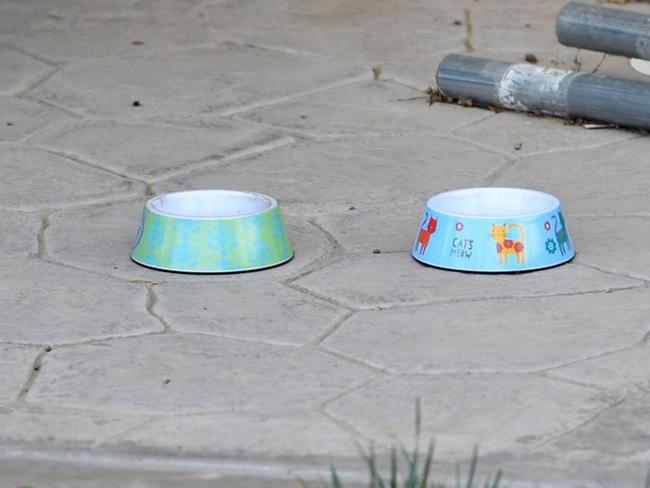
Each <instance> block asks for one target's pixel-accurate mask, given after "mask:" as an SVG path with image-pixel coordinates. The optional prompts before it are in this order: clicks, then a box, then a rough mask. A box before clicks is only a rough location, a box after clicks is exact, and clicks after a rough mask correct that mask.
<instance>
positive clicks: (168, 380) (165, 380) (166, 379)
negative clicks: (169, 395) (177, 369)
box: [163, 378, 172, 385]
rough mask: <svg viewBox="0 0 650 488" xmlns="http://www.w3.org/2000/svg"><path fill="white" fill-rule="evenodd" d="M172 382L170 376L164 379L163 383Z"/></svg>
mask: <svg viewBox="0 0 650 488" xmlns="http://www.w3.org/2000/svg"><path fill="white" fill-rule="evenodd" d="M171 382H172V380H170V379H169V378H165V379H164V380H163V383H164V384H166V385H168V384H170V383H171Z"/></svg>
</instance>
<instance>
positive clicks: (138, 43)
mask: <svg viewBox="0 0 650 488" xmlns="http://www.w3.org/2000/svg"><path fill="white" fill-rule="evenodd" d="M131 44H133V45H134V46H142V45H143V44H144V41H131Z"/></svg>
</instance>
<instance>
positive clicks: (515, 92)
mask: <svg viewBox="0 0 650 488" xmlns="http://www.w3.org/2000/svg"><path fill="white" fill-rule="evenodd" d="M436 81H437V83H438V87H439V88H440V91H441V92H442V93H443V94H444V95H446V96H448V97H452V98H466V99H470V100H472V101H473V102H474V103H475V104H477V105H483V106H488V105H493V106H497V107H504V108H507V109H511V110H518V111H525V112H536V113H545V114H550V115H556V116H559V117H570V118H582V119H587V120H597V121H602V122H608V123H612V124H616V125H620V126H625V127H636V128H643V129H650V83H648V82H643V81H635V80H626V79H622V78H612V77H607V76H601V75H594V74H591V73H584V72H575V71H563V70H558V69H552V68H543V67H540V66H534V65H532V64H511V63H507V62H504V61H497V60H494V59H485V58H477V57H473V56H466V55H463V54H449V55H448V56H446V57H445V58H444V59H443V60H442V62H441V63H440V65H439V66H438V71H437V73H436Z"/></svg>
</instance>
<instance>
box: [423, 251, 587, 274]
mask: <svg viewBox="0 0 650 488" xmlns="http://www.w3.org/2000/svg"><path fill="white" fill-rule="evenodd" d="M411 257H412V258H413V259H414V260H415V261H417V262H418V263H420V264H421V265H423V266H429V267H430V268H437V269H443V270H445V271H458V272H461V273H472V274H494V275H496V274H522V273H530V272H535V271H542V270H544V269H551V268H557V267H558V266H562V265H564V264H567V263H570V262H571V261H573V259H574V258H575V257H576V255H575V253H574V254H573V255H571V256H570V257H568V258H567V259H566V260H564V261H561V262H559V263H553V264H547V265H544V266H537V267H535V268H526V269H469V268H460V267H459V268H455V267H451V266H440V265H438V264H431V263H427V262H426V261H422V260H420V259H418V258H416V257H415V256H413V255H411Z"/></svg>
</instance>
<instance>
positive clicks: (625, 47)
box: [555, 2, 650, 59]
mask: <svg viewBox="0 0 650 488" xmlns="http://www.w3.org/2000/svg"><path fill="white" fill-rule="evenodd" d="M555 33H556V35H557V39H558V41H560V43H561V44H564V45H565V46H571V47H577V48H580V49H588V50H590V51H600V52H603V53H608V54H615V55H620V56H627V57H628V58H641V59H650V15H645V14H641V13H638V12H630V11H628V10H623V9H620V8H609V7H601V6H598V5H589V4H585V3H579V2H569V3H568V4H567V5H565V6H564V8H563V9H562V10H561V11H560V14H559V15H558V17H557V19H556V22H555Z"/></svg>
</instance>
